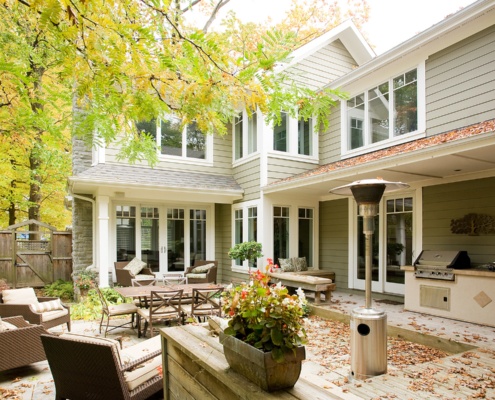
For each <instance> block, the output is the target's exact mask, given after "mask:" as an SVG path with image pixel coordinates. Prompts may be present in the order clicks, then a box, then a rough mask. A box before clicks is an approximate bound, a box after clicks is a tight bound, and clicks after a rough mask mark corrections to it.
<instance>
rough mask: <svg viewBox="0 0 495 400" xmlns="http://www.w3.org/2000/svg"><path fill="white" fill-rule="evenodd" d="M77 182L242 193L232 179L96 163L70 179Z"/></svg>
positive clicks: (196, 173) (221, 176)
mask: <svg viewBox="0 0 495 400" xmlns="http://www.w3.org/2000/svg"><path fill="white" fill-rule="evenodd" d="M71 180H72V181H77V182H91V183H95V184H109V185H129V186H132V185H138V186H151V187H155V188H162V189H166V188H174V189H178V188H180V189H201V190H203V191H218V190H222V191H231V192H238V193H242V192H243V190H242V188H241V187H240V186H239V184H238V183H237V182H236V181H235V179H234V178H233V177H232V176H228V175H214V174H204V173H198V172H188V171H174V170H168V169H158V168H148V167H142V166H135V165H123V164H97V165H95V166H94V167H91V168H88V169H87V170H85V171H84V172H82V173H81V174H79V175H77V176H74V177H72V178H71Z"/></svg>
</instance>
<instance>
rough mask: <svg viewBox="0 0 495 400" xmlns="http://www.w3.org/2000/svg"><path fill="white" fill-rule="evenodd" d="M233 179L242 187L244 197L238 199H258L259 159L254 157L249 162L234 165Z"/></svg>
mask: <svg viewBox="0 0 495 400" xmlns="http://www.w3.org/2000/svg"><path fill="white" fill-rule="evenodd" d="M234 179H235V180H236V181H237V183H238V184H239V185H240V186H241V187H242V188H243V189H244V198H243V199H242V200H239V201H249V200H255V199H259V197H260V159H259V158H255V159H253V160H251V161H249V162H246V163H244V164H242V165H239V166H237V167H234Z"/></svg>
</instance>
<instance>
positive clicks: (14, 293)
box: [2, 288, 38, 304]
mask: <svg viewBox="0 0 495 400" xmlns="http://www.w3.org/2000/svg"><path fill="white" fill-rule="evenodd" d="M2 299H3V302H4V303H5V304H37V303H38V298H37V297H36V293H35V292H34V289H33V288H22V289H6V290H4V291H3V292H2Z"/></svg>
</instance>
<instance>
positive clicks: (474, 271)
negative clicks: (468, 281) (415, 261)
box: [400, 265, 495, 279]
mask: <svg viewBox="0 0 495 400" xmlns="http://www.w3.org/2000/svg"><path fill="white" fill-rule="evenodd" d="M400 269H401V270H403V271H412V272H414V267H413V266H410V265H406V266H403V267H401V268H400ZM452 272H453V273H454V275H468V276H486V277H487V278H494V279H495V271H490V270H488V269H486V268H466V269H454V270H452Z"/></svg>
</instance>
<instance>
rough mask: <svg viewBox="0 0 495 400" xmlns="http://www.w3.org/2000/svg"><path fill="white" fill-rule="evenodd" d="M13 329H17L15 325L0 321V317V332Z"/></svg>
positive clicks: (0, 319)
mask: <svg viewBox="0 0 495 400" xmlns="http://www.w3.org/2000/svg"><path fill="white" fill-rule="evenodd" d="M15 329H18V328H17V326H15V325H14V324H11V323H10V322H7V321H2V318H0V332H5V331H13V330H15Z"/></svg>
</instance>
